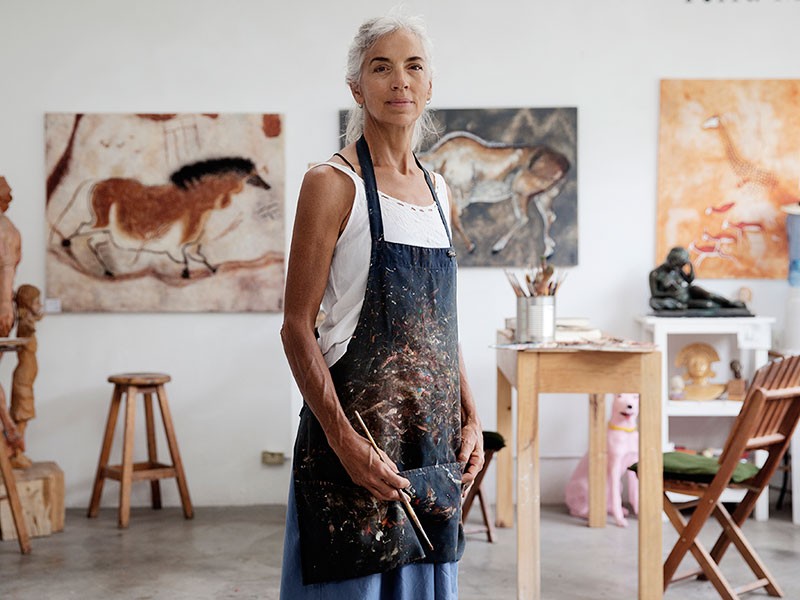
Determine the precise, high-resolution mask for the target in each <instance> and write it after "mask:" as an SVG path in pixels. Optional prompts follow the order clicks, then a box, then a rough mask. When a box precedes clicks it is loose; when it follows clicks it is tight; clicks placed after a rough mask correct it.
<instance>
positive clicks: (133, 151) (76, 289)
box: [45, 113, 285, 312]
mask: <svg viewBox="0 0 800 600" xmlns="http://www.w3.org/2000/svg"><path fill="white" fill-rule="evenodd" d="M45 137H46V168H47V208H46V218H47V230H48V231H47V240H46V243H47V253H46V277H47V279H46V283H47V296H48V298H52V299H55V300H58V301H60V303H61V309H62V310H63V311H65V312H95V311H96V312H106V311H120V312H126V311H127V312H162V311H163V312H183V311H185V312H217V311H223V312H249V311H268V312H272V311H280V310H282V306H283V281H284V275H283V274H284V252H285V250H284V244H285V236H284V177H285V175H284V173H285V169H284V140H283V133H282V118H281V116H280V115H276V114H63V113H52V114H47V115H46V116H45Z"/></svg>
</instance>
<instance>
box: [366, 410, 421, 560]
mask: <svg viewBox="0 0 800 600" xmlns="http://www.w3.org/2000/svg"><path fill="white" fill-rule="evenodd" d="M356 419H358V422H359V424H360V425H361V428H362V429H363V430H364V433H365V434H366V435H367V439H368V440H369V443H370V444H372V447H373V448H374V449H375V452H377V453H378V458H379V459H380V461H381V462H382V463H384V464H386V461H384V460H383V456H381V451H380V448H378V444H376V443H375V440H374V439H373V438H372V434H371V433H370V432H369V429H367V424H366V423H364V419H362V418H361V415H360V414H359V412H358V411H356ZM397 491H398V492H399V493H400V501H401V502H402V503H403V508H405V509H406V512H407V513H408V516H409V518H410V519H411V521H412V522H413V523H414V525H415V526H416V528H417V530H418V531H419V532H420V534H422V539H423V540H424V541H425V544H427V546H428V548H430V549H431V550H433V544H431V540H430V538H428V534H427V533H425V530H424V529H423V528H422V523H420V522H419V518H418V517H417V513H416V512H414V507H413V506H411V499H410V497H409V495H408V493H407V492H406V491H405V490H397Z"/></svg>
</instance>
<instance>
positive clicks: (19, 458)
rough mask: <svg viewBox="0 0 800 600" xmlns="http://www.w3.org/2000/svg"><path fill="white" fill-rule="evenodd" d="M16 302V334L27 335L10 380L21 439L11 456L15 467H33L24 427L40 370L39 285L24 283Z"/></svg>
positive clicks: (30, 415) (31, 415)
mask: <svg viewBox="0 0 800 600" xmlns="http://www.w3.org/2000/svg"><path fill="white" fill-rule="evenodd" d="M15 298H16V301H17V314H18V319H19V321H18V323H17V337H20V338H27V341H26V342H25V345H24V346H22V347H21V348H20V350H19V352H18V353H17V357H18V359H17V368H16V369H14V376H13V379H12V380H11V411H10V412H11V418H12V419H13V420H14V424H15V425H16V428H17V433H18V434H19V436H20V437H21V438H22V440H21V445H20V447H19V448H18V449H17V451H16V453H15V454H14V456H13V457H12V458H11V464H12V465H13V466H14V468H16V469H26V468H28V467H30V466H31V461H30V459H29V458H28V457H27V456H25V455H24V454H23V451H24V450H25V430H26V429H27V427H28V421H30V420H31V419H33V418H34V417H35V416H36V411H35V410H34V406H33V382H34V380H35V379H36V375H37V373H38V372H39V367H38V363H37V361H36V350H37V342H36V322H37V321H40V320H41V318H42V302H41V293H40V292H39V288H37V287H35V286H33V285H28V284H24V285H21V286H19V289H18V290H17V294H16V296H15Z"/></svg>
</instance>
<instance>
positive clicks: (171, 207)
mask: <svg viewBox="0 0 800 600" xmlns="http://www.w3.org/2000/svg"><path fill="white" fill-rule="evenodd" d="M247 184H249V185H252V186H255V187H258V188H261V189H264V190H268V189H270V185H269V184H268V183H267V182H266V181H264V180H263V179H262V178H261V177H260V176H259V175H258V173H257V171H256V167H255V165H254V164H253V162H252V161H251V160H249V159H246V158H239V157H229V158H216V159H210V160H204V161H200V162H196V163H192V164H189V165H186V166H184V167H182V168H180V169H179V170H177V171H175V172H174V173H173V174H172V175H171V176H170V182H169V183H167V184H163V185H144V184H142V183H140V182H139V181H137V180H135V179H125V178H117V177H114V178H110V179H104V180H102V181H96V182H88V183H87V185H83V186H80V187H79V188H78V190H77V191H76V192H75V195H74V196H73V198H72V201H71V202H70V204H69V205H68V207H67V210H68V209H69V208H70V207H71V205H72V203H74V202H75V201H76V199H77V197H78V196H79V195H80V194H81V193H82V192H81V190H86V191H85V192H84V193H86V194H87V196H88V208H89V212H90V215H91V216H90V218H89V220H86V221H83V222H81V223H80V224H78V226H77V227H76V228H75V229H74V230H73V231H72V232H71V233H69V234H67V235H64V233H63V232H60V235H61V236H62V241H61V245H62V247H63V248H64V249H65V251H66V252H67V253H68V254H72V250H73V244H74V243H75V241H76V240H77V239H83V240H85V242H86V245H87V246H88V248H89V250H90V251H91V254H92V255H93V256H94V257H95V259H96V260H97V263H98V264H99V266H100V268H102V271H103V274H104V275H105V277H108V278H113V277H115V274H116V273H115V266H114V264H112V261H111V260H110V259H109V256H110V255H111V254H113V253H112V252H111V251H112V250H121V251H124V252H131V253H134V255H135V256H137V257H138V256H140V255H142V254H144V253H149V254H152V255H156V256H163V257H167V258H168V259H169V260H171V261H173V262H174V263H176V264H177V265H182V266H183V270H182V271H181V277H182V278H184V279H189V278H190V276H191V269H190V261H194V262H197V263H201V264H202V265H204V267H205V268H206V269H207V271H208V272H210V273H214V272H216V270H217V266H215V265H213V264H211V262H209V259H208V258H207V257H206V256H205V255H204V254H203V251H202V244H203V239H204V237H203V236H204V233H205V226H206V223H207V221H208V219H209V217H210V215H211V213H212V211H218V210H223V209H225V208H226V207H228V206H230V205H231V202H232V197H233V196H234V195H235V194H237V193H239V192H241V191H242V190H243V189H244V186H245V185H247ZM66 212H67V211H66V210H65V211H64V212H63V213H62V216H63V215H64V213H66ZM57 225H58V224H57ZM54 230H55V231H58V227H55V228H54ZM73 258H74V255H73ZM76 260H77V259H76ZM78 262H79V261H78Z"/></svg>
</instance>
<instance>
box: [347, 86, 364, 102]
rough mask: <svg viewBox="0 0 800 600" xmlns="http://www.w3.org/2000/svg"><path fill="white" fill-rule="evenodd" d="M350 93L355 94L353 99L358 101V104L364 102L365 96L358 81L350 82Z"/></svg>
mask: <svg viewBox="0 0 800 600" xmlns="http://www.w3.org/2000/svg"><path fill="white" fill-rule="evenodd" d="M350 93H351V94H352V95H353V100H355V101H356V104H358V105H359V106H361V105H363V104H364V96H363V95H362V94H361V88H360V87H359V85H358V84H357V83H351V84H350Z"/></svg>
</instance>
